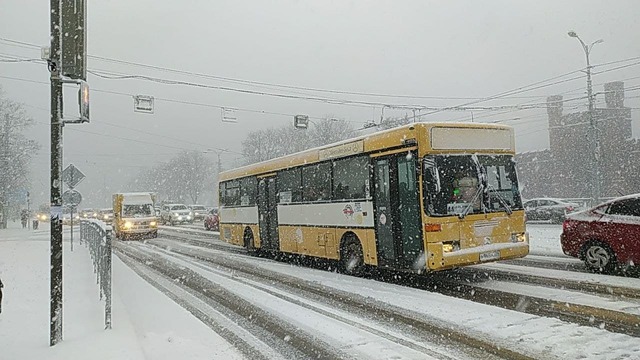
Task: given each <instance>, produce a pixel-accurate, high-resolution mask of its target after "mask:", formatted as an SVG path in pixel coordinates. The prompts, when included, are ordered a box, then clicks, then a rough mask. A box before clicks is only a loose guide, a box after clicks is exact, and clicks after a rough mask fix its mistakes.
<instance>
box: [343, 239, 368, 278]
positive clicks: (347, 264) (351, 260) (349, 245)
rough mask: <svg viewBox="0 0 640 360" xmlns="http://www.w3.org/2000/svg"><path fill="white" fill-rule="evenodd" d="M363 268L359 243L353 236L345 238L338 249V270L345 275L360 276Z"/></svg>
mask: <svg viewBox="0 0 640 360" xmlns="http://www.w3.org/2000/svg"><path fill="white" fill-rule="evenodd" d="M364 267H365V265H364V257H363V254H362V246H361V245H360V241H358V239H357V238H355V237H353V236H350V237H348V238H346V239H345V240H344V243H343V245H342V246H341V247H340V270H341V271H342V272H343V273H344V274H347V275H352V276H361V275H362V274H363V273H364Z"/></svg>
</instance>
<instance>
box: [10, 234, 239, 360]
mask: <svg viewBox="0 0 640 360" xmlns="http://www.w3.org/2000/svg"><path fill="white" fill-rule="evenodd" d="M69 235H70V232H69V230H68V229H67V228H66V227H65V234H64V240H65V241H64V255H63V256H64V257H63V262H64V268H63V276H64V280H63V285H64V290H63V338H64V340H63V341H62V342H61V343H59V344H58V345H56V346H54V347H49V286H50V285H49V284H50V276H49V237H50V235H49V226H48V224H40V229H39V230H35V231H33V230H31V231H29V230H25V229H22V228H21V226H20V224H19V223H17V226H16V224H15V223H10V224H9V228H8V229H4V230H0V278H2V281H3V283H4V286H5V287H4V298H3V303H2V313H1V314H0V358H1V359H3V360H5V359H6V360H13V359H16V360H18V359H20V360H21V359H34V360H36V359H37V360H40V359H56V360H57V359H59V360H75V359H78V360H80V359H82V360H84V359H93V360H103V359H104V360H106V359H125V360H129V359H130V360H138V359H167V360H169V359H171V360H173V359H224V358H230V357H231V358H239V356H238V355H237V353H236V352H235V350H234V349H233V348H232V347H231V346H230V345H229V344H228V343H226V342H225V341H224V340H222V339H221V338H220V337H219V336H218V335H217V334H215V333H214V332H212V331H211V330H210V329H209V328H208V327H207V326H205V325H204V324H202V323H201V322H200V321H199V320H198V319H196V318H195V317H194V316H192V315H191V314H190V313H188V312H187V311H185V310H184V309H183V308H181V307H180V306H179V305H177V304H176V303H174V302H173V301H171V300H170V299H168V298H167V297H166V296H165V295H163V294H162V293H160V292H159V291H157V290H156V289H155V288H153V287H151V286H150V285H149V284H147V283H146V282H145V281H144V280H142V279H141V278H140V277H138V276H137V275H136V274H135V273H134V272H133V271H131V270H130V269H129V268H128V267H127V266H126V265H124V264H123V263H122V262H121V261H119V259H118V258H117V257H115V256H114V258H113V303H112V305H113V308H112V309H113V310H112V311H113V313H112V323H113V329H111V330H104V302H102V301H100V300H99V292H98V286H97V285H96V278H95V275H94V273H93V267H92V264H91V258H90V256H89V253H88V251H87V249H86V248H85V247H84V246H81V245H80V244H79V241H78V236H76V235H78V234H77V233H76V234H74V251H73V252H71V250H70V246H69V245H70V243H69Z"/></svg>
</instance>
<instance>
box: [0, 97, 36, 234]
mask: <svg viewBox="0 0 640 360" xmlns="http://www.w3.org/2000/svg"><path fill="white" fill-rule="evenodd" d="M32 125H33V120H32V119H31V118H30V117H29V116H28V115H27V113H26V111H25V110H24V108H23V106H22V105H21V104H19V103H17V102H15V101H13V100H11V99H9V98H7V97H6V96H5V94H4V93H3V92H2V89H0V213H1V216H0V218H2V219H4V220H3V221H2V222H0V227H3V226H5V225H6V219H7V218H8V216H9V210H10V209H11V208H16V207H20V206H21V205H24V202H25V201H26V197H25V199H24V200H23V201H22V202H17V201H16V200H15V198H16V196H21V195H23V194H24V193H25V192H26V191H27V190H28V189H29V188H30V182H29V161H30V160H31V158H32V157H33V156H34V155H35V153H36V151H37V150H38V149H39V145H38V144H37V143H36V142H35V141H33V140H30V139H28V138H27V137H26V135H25V134H26V132H27V131H28V129H29V127H30V126H32ZM14 210H15V209H14Z"/></svg>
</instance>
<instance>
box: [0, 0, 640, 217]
mask: <svg viewBox="0 0 640 360" xmlns="http://www.w3.org/2000/svg"><path fill="white" fill-rule="evenodd" d="M0 9H1V11H0V38H4V39H9V40H15V41H21V42H25V43H28V44H35V45H39V46H40V45H48V43H49V1H45V0H0ZM638 14H640V1H635V0H628V1H582V0H575V1H554V0H551V1H529V2H524V1H510V0H505V1H493V0H491V1H490V0H487V1H472V0H469V1H425V0H418V1H398V0H395V1H345V0H342V1H328V0H317V1H293V0H282V1H257V0H255V1H239V0H229V1H212V0H198V1H197V0H183V1H163V0H154V1H151V0H136V1H131V0H128V1H124V0H99V1H91V2H89V3H88V18H87V28H88V39H87V43H88V53H89V54H90V55H94V56H99V57H104V58H108V59H114V60H124V61H128V62H135V63H141V64H145V65H154V66H159V67H163V68H170V69H176V70H182V71H188V72H193V73H203V74H209V75H213V76H218V77H225V78H232V79H242V80H249V81H255V82H262V83H268V84H272V85H268V86H267V85H260V86H256V85H248V84H246V83H237V82H230V81H222V80H216V79H213V78H204V77H197V76H193V75H180V74H176V73H172V72H169V71H166V70H152V69H149V68H145V67H139V66H133V65H124V64H121V63H115V62H113V61H105V60H100V59H96V58H91V59H89V68H90V69H93V70H98V71H102V72H103V73H104V72H106V71H109V72H115V73H122V74H133V75H147V76H152V77H156V78H161V79H168V80H182V81H188V82H192V83H197V84H207V85H213V86H224V87H229V88H234V89H244V90H252V91H261V92H266V93H277V94H287V95H295V96H301V97H309V96H313V97H322V98H327V97H329V98H333V99H339V100H358V101H365V102H373V103H378V104H379V105H376V106H371V105H366V106H364V105H357V104H350V105H335V104H329V103H326V102H319V101H310V100H304V99H288V98H280V97H274V96H268V95H252V94H246V93H240V92H235V91H223V90H215V89H205V88H197V87H192V86H182V85H164V84H159V83H154V82H148V81H141V80H107V79H103V78H100V77H97V76H95V75H91V74H90V75H89V76H88V81H89V84H90V86H91V88H92V94H91V117H92V120H91V123H90V124H84V125H70V126H67V127H65V133H64V162H65V165H66V164H68V163H73V164H75V165H76V166H77V167H78V168H80V170H82V171H83V172H84V173H85V174H86V175H87V179H85V181H84V182H83V183H82V184H81V185H80V186H79V187H78V189H79V190H80V191H81V192H82V193H83V194H84V197H85V202H84V204H85V206H100V207H105V206H108V205H110V204H109V201H110V200H109V198H110V195H109V194H110V193H112V192H116V191H118V190H119V189H120V186H121V185H122V184H123V183H124V182H126V181H127V180H128V179H130V178H131V177H132V176H134V175H135V174H136V171H137V170H138V169H140V168H143V167H151V166H153V165H154V164H157V163H158V162H159V161H166V160H168V159H170V158H171V157H173V156H174V155H175V154H176V153H177V152H179V151H180V149H191V150H197V151H206V150H207V149H208V148H224V149H229V150H230V151H229V152H228V153H225V154H224V155H223V156H222V158H223V160H224V165H225V167H229V166H233V165H234V160H235V159H237V158H238V157H239V155H238V154H237V153H239V152H240V151H241V148H240V142H241V141H242V140H243V139H244V138H245V136H246V135H247V133H248V131H250V130H252V129H257V128H266V127H270V126H281V125H285V124H291V123H292V115H293V114H308V115H310V116H312V117H325V116H332V117H337V118H342V119H345V120H348V121H352V122H353V125H354V127H355V128H358V127H361V126H362V124H363V123H364V122H365V121H371V120H376V121H379V119H380V117H381V115H382V104H411V105H417V106H428V107H445V106H454V105H460V104H464V103H466V102H469V101H471V100H469V99H465V98H484V97H487V96H491V95H495V94H499V93H502V92H505V91H509V90H513V89H517V88H520V87H523V86H527V85H530V84H532V83H536V82H539V81H542V80H546V79H549V78H552V77H555V76H559V75H564V74H567V73H570V72H572V71H575V70H579V69H581V68H584V67H585V57H584V52H583V50H582V49H581V47H580V44H579V42H578V41H577V40H576V39H573V38H570V37H568V36H567V31H568V30H575V31H576V32H577V33H578V34H579V35H580V37H581V38H582V39H583V40H585V41H586V42H589V43H590V42H593V41H595V40H597V39H603V40H604V43H602V44H597V45H595V47H594V48H593V51H592V54H591V63H592V64H594V65H598V64H605V63H610V62H613V61H618V60H625V59H629V58H635V57H640V41H639V38H638V34H640V20H639V19H638ZM0 55H4V56H5V57H6V56H19V57H24V58H39V57H40V51H39V50H38V49H34V48H29V47H28V46H21V45H20V46H16V45H15V44H12V43H9V42H7V41H2V40H1V39H0ZM0 57H2V56H0ZM639 62H640V59H635V60H630V61H626V62H620V63H615V64H610V65H602V66H599V67H595V68H594V72H598V71H605V70H611V69H613V68H615V67H620V66H624V65H631V66H627V67H624V68H621V69H617V70H611V71H605V72H604V73H601V74H597V75H594V79H593V81H594V91H595V92H599V91H603V88H602V84H603V83H605V82H609V81H615V80H624V81H625V85H626V87H627V88H629V87H634V86H636V87H637V86H638V85H639V84H640V76H639V75H640V71H639V70H640V65H638V64H637V63H639ZM633 64H635V65H633ZM579 75H580V74H579V73H578V74H575V73H574V74H572V75H568V76H565V77H561V78H558V79H556V80H554V81H550V82H547V83H543V84H541V85H547V84H550V83H551V82H559V83H558V84H555V85H550V86H545V87H541V88H539V89H535V90H531V91H527V92H522V93H519V94H517V95H514V96H511V97H504V98H500V99H497V100H494V101H488V102H482V103H479V104H477V105H478V106H504V105H518V104H525V103H528V104H542V103H544V101H545V98H546V96H548V95H553V94H564V96H565V99H570V98H575V97H580V96H583V95H584V92H585V84H586V81H585V78H580V79H575V80H571V81H563V80H568V79H571V78H573V77H576V76H579ZM4 77H12V78H20V79H27V80H32V81H37V82H46V83H48V72H47V70H46V67H45V66H44V65H42V64H36V63H29V62H21V63H3V62H0V86H2V88H3V90H4V92H5V94H6V96H8V97H10V98H11V99H14V100H16V101H18V102H22V103H24V104H25V105H26V106H27V110H28V112H29V114H30V115H31V116H32V117H33V118H34V119H35V120H36V121H37V125H36V126H35V127H34V128H33V133H32V134H31V135H29V136H30V137H32V138H34V139H36V140H37V141H39V142H40V143H41V144H42V150H41V151H40V153H39V154H38V155H37V156H36V158H35V159H34V163H33V177H34V180H33V193H34V195H35V199H34V200H35V201H36V202H38V203H40V202H46V201H47V200H48V196H49V195H48V186H49V185H48V184H49V161H48V159H49V127H48V122H49V113H48V111H49V110H48V109H49V87H48V85H47V84H39V83H33V82H25V81H18V80H14V79H7V78H4ZM273 84H278V85H290V86H297V87H304V88H314V89H325V90H338V91H345V92H361V93H376V94H391V95H399V94H400V95H412V96H420V97H423V98H414V99H409V98H391V97H373V96H357V95H353V94H343V93H323V92H311V91H309V90H301V89H291V88H282V87H275V86H273ZM99 90H102V91H110V92H116V93H120V94H113V93H106V92H100V91H99ZM134 94H144V95H151V96H154V97H155V98H156V99H157V101H156V104H155V105H156V108H155V113H154V114H141V113H134V112H133V99H132V96H131V95H134ZM639 95H640V91H639V90H635V91H629V92H627V94H626V96H627V100H626V102H625V105H626V106H630V107H632V108H635V109H634V110H633V111H632V114H633V115H632V116H633V122H634V136H635V137H638V136H639V135H640V125H639V124H640V117H639V116H638V113H639V111H640V109H639V108H640V98H639ZM65 96H66V102H67V105H66V109H65V111H66V112H69V113H72V112H73V111H76V110H75V93H74V92H73V91H72V89H69V90H68V91H67V92H66V93H65ZM424 97H437V98H424ZM160 99H164V100H160ZM597 99H598V105H603V104H604V96H602V95H599V96H598V97H597ZM184 102H190V103H197V104H200V105H194V104H185V103H184ZM203 105H204V106H203ZM221 106H222V107H229V108H238V109H244V110H250V111H237V112H236V113H235V116H236V117H237V119H238V121H237V123H224V122H222V121H221V113H222V112H221V110H220V108H219V107H221ZM585 108H586V99H583V100H579V101H573V102H570V103H568V104H566V105H565V112H569V111H578V110H584V109H585ZM263 112H264V113H263ZM428 112H429V111H423V112H422V113H428ZM273 113H276V114H273ZM405 113H408V114H410V115H411V111H410V110H403V109H389V108H385V110H384V116H385V117H386V116H402V115H404V114H405ZM471 117H472V113H471V112H470V111H445V112H438V113H435V114H431V115H426V116H424V117H422V120H424V121H470V120H471ZM473 117H474V121H485V122H493V121H502V122H503V123H507V124H511V125H513V126H515V129H516V135H517V139H516V146H517V149H518V151H519V152H520V151H531V150H537V149H545V148H547V147H548V132H547V117H546V110H545V109H544V108H539V109H533V110H526V111H524V110H522V111H515V110H500V111H497V110H495V109H494V110H492V111H480V110H477V111H474V112H473ZM136 130H137V131H136ZM207 156H211V158H212V159H214V160H215V159H217V158H216V155H215V154H214V153H210V154H209V155H207ZM206 202H210V201H209V200H207V201H206Z"/></svg>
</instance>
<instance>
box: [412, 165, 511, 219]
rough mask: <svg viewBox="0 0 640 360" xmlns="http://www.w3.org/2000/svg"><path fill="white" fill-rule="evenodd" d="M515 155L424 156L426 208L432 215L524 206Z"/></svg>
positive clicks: (501, 209)
mask: <svg viewBox="0 0 640 360" xmlns="http://www.w3.org/2000/svg"><path fill="white" fill-rule="evenodd" d="M515 168H516V167H515V162H514V160H513V156H511V155H435V156H427V157H425V159H424V182H425V184H424V189H425V191H424V193H425V199H424V200H425V205H426V206H425V209H426V211H427V214H428V215H431V216H451V215H462V216H465V215H469V214H480V213H485V212H507V213H511V211H513V210H521V209H522V200H521V198H520V192H519V189H518V180H517V176H516V170H515Z"/></svg>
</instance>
